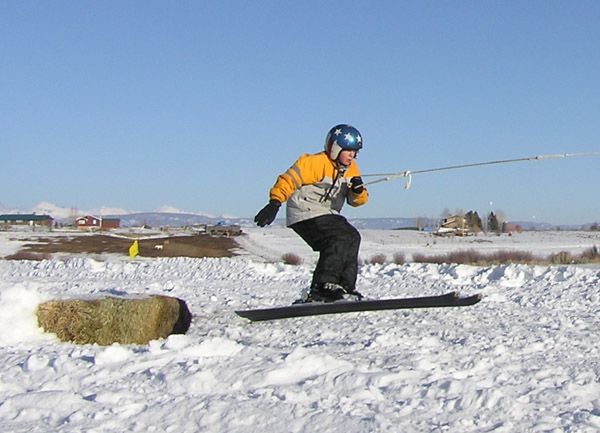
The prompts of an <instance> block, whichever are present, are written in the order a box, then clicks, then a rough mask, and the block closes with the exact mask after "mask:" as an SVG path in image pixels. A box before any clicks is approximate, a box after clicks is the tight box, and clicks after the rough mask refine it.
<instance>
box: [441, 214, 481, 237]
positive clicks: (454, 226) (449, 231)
mask: <svg viewBox="0 0 600 433" xmlns="http://www.w3.org/2000/svg"><path fill="white" fill-rule="evenodd" d="M434 234H436V235H439V236H467V235H470V234H472V232H471V231H470V230H469V228H468V226H467V220H466V219H465V217H464V216H462V215H451V216H449V217H447V218H444V219H443V220H442V223H441V225H440V228H439V229H437V230H436V231H435V232H434Z"/></svg>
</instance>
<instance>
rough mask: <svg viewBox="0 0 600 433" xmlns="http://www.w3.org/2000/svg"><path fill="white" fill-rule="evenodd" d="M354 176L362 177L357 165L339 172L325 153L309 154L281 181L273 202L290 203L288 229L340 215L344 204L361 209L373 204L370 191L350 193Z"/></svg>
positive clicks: (271, 191)
mask: <svg viewBox="0 0 600 433" xmlns="http://www.w3.org/2000/svg"><path fill="white" fill-rule="evenodd" d="M354 176H360V171H359V169H358V166H357V165H356V162H355V161H352V162H351V164H350V165H349V166H348V167H341V168H338V166H337V165H336V164H335V163H334V162H333V161H332V160H331V159H330V158H329V157H328V156H327V154H326V153H325V152H319V153H315V154H312V155H309V154H305V155H302V156H301V157H300V158H298V160H297V161H296V162H295V163H294V165H292V166H291V167H290V168H289V169H288V170H287V171H286V172H285V173H283V174H281V175H280V176H279V177H278V178H277V182H275V185H273V187H272V188H271V190H270V191H269V198H270V199H271V200H277V201H279V202H281V203H283V202H287V210H286V222H287V225H288V226H290V225H292V224H294V223H297V222H300V221H304V220H307V219H310V218H314V217H317V216H321V215H327V214H339V213H340V211H341V209H342V206H343V205H344V202H347V203H348V204H349V205H350V206H361V205H363V204H365V203H366V202H367V201H368V200H369V193H368V192H367V190H366V189H364V190H363V191H362V192H361V193H360V194H355V193H354V192H352V191H351V190H350V179H352V178H353V177H354Z"/></svg>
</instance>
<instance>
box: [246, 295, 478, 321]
mask: <svg viewBox="0 0 600 433" xmlns="http://www.w3.org/2000/svg"><path fill="white" fill-rule="evenodd" d="M480 300H481V296H480V295H471V296H459V294H458V293H457V292H450V293H446V294H443V295H437V296H420V297H416V298H393V299H369V300H361V301H336V302H307V303H304V304H293V305H290V306H287V307H274V308H260V309H256V310H237V311H236V312H235V313H236V314H237V315H238V316H241V317H244V318H246V319H250V320H252V321H253V322H257V321H261V320H275V319H288V318H292V317H302V316H316V315H320V314H337V313H351V312H356V311H376V310H398V309H404V308H435V307H465V306H468V305H473V304H476V303H478V302H479V301H480Z"/></svg>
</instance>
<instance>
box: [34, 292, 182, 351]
mask: <svg viewBox="0 0 600 433" xmlns="http://www.w3.org/2000/svg"><path fill="white" fill-rule="evenodd" d="M37 318H38V324H39V326H40V327H41V328H43V329H44V331H46V332H50V333H54V334H56V335H57V337H58V338H59V339H60V340H62V341H70V342H73V343H78V344H94V343H95V344H99V345H110V344H113V343H123V344H146V343H148V342H149V341H150V340H156V339H158V338H166V337H168V336H169V335H171V334H185V333H186V331H187V330H188V329H189V327H190V323H191V320H192V315H191V313H190V311H189V309H188V307H187V305H186V303H185V301H183V300H181V299H178V298H173V297H169V296H151V297H144V298H116V297H106V298H102V299H90V300H84V299H68V300H51V301H47V302H44V303H42V304H40V305H39V306H38V308H37Z"/></svg>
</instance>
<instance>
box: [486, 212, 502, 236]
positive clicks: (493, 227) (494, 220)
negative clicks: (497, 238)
mask: <svg viewBox="0 0 600 433" xmlns="http://www.w3.org/2000/svg"><path fill="white" fill-rule="evenodd" d="M499 230H500V227H499V224H498V217H497V216H496V214H495V213H494V212H490V214H489V215H488V231H490V232H496V233H498V231H499Z"/></svg>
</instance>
